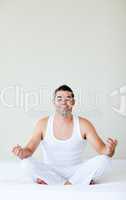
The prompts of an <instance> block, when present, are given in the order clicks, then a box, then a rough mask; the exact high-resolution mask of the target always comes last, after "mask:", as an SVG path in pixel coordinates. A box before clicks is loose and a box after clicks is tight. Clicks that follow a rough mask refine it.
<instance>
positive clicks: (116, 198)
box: [0, 159, 126, 200]
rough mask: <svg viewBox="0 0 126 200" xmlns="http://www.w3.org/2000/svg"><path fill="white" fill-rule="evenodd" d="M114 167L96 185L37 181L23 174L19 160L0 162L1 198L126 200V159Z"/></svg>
mask: <svg viewBox="0 0 126 200" xmlns="http://www.w3.org/2000/svg"><path fill="white" fill-rule="evenodd" d="M112 168H113V170H112V171H111V173H110V172H109V173H108V174H107V175H106V176H103V177H101V179H100V181H99V182H98V183H97V184H95V185H89V186H84V185H72V186H71V185H66V186H59V185H55V186H51V185H38V184H35V183H33V182H32V180H30V179H29V178H28V177H24V175H23V172H22V169H21V168H20V165H19V161H14V162H12V161H1V162H0V199H4V200H10V199H13V200H20V199H30V200H33V199H38V200H39V199H45V200H48V199H55V200H59V199H61V200H62V199H70V200H71V199H72V200H74V199H79V200H81V199H83V200H84V199H86V200H90V199H93V200H95V199H97V200H98V199H101V200H104V199H107V200H108V199H111V200H112V199H113V200H126V160H114V159H113V161H112Z"/></svg>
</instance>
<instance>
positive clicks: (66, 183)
mask: <svg viewBox="0 0 126 200" xmlns="http://www.w3.org/2000/svg"><path fill="white" fill-rule="evenodd" d="M64 185H72V183H70V182H69V181H66V182H65V183H64Z"/></svg>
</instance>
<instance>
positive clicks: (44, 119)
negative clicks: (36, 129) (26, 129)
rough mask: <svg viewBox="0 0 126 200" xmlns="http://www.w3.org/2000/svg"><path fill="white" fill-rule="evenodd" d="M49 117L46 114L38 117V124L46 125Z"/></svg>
mask: <svg viewBox="0 0 126 200" xmlns="http://www.w3.org/2000/svg"><path fill="white" fill-rule="evenodd" d="M48 119H49V116H45V117H42V118H40V119H38V120H37V122H36V126H41V127H44V126H46V124H47V122H48Z"/></svg>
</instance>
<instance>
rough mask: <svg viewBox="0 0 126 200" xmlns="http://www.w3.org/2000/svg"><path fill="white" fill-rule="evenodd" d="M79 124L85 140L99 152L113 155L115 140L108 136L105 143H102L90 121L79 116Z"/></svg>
mask: <svg viewBox="0 0 126 200" xmlns="http://www.w3.org/2000/svg"><path fill="white" fill-rule="evenodd" d="M80 124H81V127H82V130H83V132H84V133H85V136H86V138H87V140H88V141H89V143H90V144H91V145H92V146H93V148H94V149H95V150H96V151H97V152H98V153H99V154H105V155H108V156H110V157H112V156H113V155H114V153H115V148H116V145H117V140H115V139H112V138H108V139H107V141H106V143H104V142H103V140H102V139H101V138H100V137H99V135H98V134H97V132H96V130H95V127H94V126H93V125H92V124H91V122H89V121H88V120H86V119H84V118H80Z"/></svg>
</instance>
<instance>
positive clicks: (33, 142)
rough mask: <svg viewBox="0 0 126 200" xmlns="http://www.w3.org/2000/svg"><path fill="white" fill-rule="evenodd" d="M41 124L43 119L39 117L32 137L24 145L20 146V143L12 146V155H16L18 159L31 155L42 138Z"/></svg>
mask: <svg viewBox="0 0 126 200" xmlns="http://www.w3.org/2000/svg"><path fill="white" fill-rule="evenodd" d="M43 124H44V119H41V120H39V121H38V122H37V124H36V126H35V130H34V132H33V134H32V137H31V139H30V140H29V142H28V144H27V145H26V146H25V147H23V148H22V147H21V146H20V145H16V146H14V147H13V149H12V152H13V154H14V155H16V156H18V157H19V158H20V159H24V158H27V157H29V156H31V155H32V154H33V153H34V152H35V150H36V148H37V147H38V145H39V143H40V141H41V140H42V138H43Z"/></svg>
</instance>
